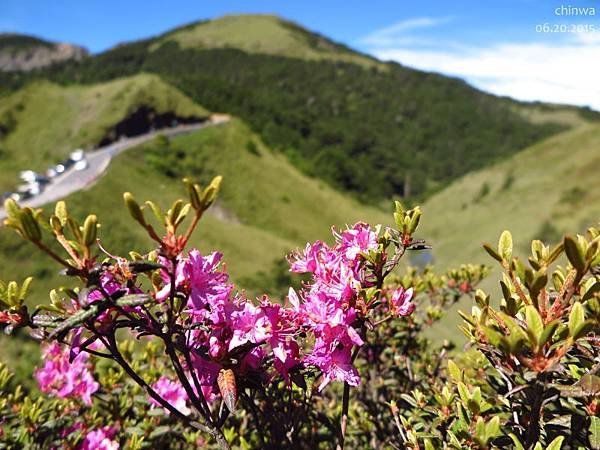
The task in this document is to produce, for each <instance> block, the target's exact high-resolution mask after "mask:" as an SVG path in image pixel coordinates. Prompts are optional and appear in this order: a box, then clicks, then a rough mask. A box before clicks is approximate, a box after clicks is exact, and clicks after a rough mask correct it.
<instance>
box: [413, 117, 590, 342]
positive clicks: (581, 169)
mask: <svg viewBox="0 0 600 450" xmlns="http://www.w3.org/2000/svg"><path fill="white" fill-rule="evenodd" d="M598 167H600V126H598V125H584V126H581V127H579V128H576V129H574V130H572V131H568V132H565V133H561V134H560V135H558V136H555V137H553V138H550V139H547V140H545V141H543V142H541V143H539V144H537V145H534V146H532V147H530V148H528V149H526V150H524V151H522V152H520V153H518V154H517V155H515V156H514V157H512V158H510V159H509V160H507V161H504V162H502V163H500V164H496V165H494V166H493V167H490V168H488V169H484V170H480V171H477V172H473V173H471V174H468V175H466V176H464V177H463V178H461V179H460V180H458V181H456V182H454V183H453V184H452V185H451V186H449V187H448V188H446V189H444V190H443V191H442V192H440V193H438V194H437V195H435V196H433V197H432V198H430V199H429V200H428V201H427V202H426V203H425V204H424V206H423V210H424V213H425V215H424V217H423V220H422V221H421V223H422V227H421V229H420V233H421V235H422V236H423V237H425V238H427V239H428V241H429V242H431V244H432V245H433V248H434V250H433V254H434V262H435V264H436V265H437V266H438V267H447V266H451V265H456V264H459V263H461V262H483V263H488V264H490V265H492V266H494V264H495V261H493V260H492V259H491V258H489V256H488V255H487V253H485V251H484V250H483V249H482V248H481V244H482V243H484V242H490V243H492V244H495V243H496V242H497V239H498V237H499V235H500V233H501V232H502V230H504V229H510V230H511V232H512V234H513V237H514V239H515V250H516V252H518V253H520V254H521V255H522V256H526V255H527V254H528V252H529V251H530V250H529V242H530V241H531V240H532V239H542V240H544V241H546V242H547V243H556V242H557V241H558V240H559V239H560V237H561V235H562V234H563V233H565V232H569V233H577V232H579V233H582V232H584V231H585V230H586V228H587V227H589V226H591V225H594V224H596V223H598V221H600V201H598V194H597V193H598V192H600V178H599V177H598ZM493 280H494V281H493ZM495 280H497V272H494V274H493V275H492V276H491V277H490V280H488V282H487V284H486V285H485V287H486V288H489V289H492V290H496V289H497V282H496V281H495ZM496 298H497V295H496ZM466 308H470V304H468V303H465V304H462V305H459V308H457V309H466ZM458 321H459V318H458V316H457V315H456V314H455V313H454V312H452V313H450V314H449V315H448V316H447V317H446V321H445V322H444V323H442V325H441V326H440V327H438V328H436V330H435V331H434V334H435V335H436V336H439V337H440V338H442V337H449V336H453V335H457V331H456V325H457V324H458Z"/></svg>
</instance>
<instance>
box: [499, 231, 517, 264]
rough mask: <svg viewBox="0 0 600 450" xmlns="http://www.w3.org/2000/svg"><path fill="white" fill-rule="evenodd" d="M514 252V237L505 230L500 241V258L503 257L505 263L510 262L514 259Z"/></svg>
mask: <svg viewBox="0 0 600 450" xmlns="http://www.w3.org/2000/svg"><path fill="white" fill-rule="evenodd" d="M512 251H513V241H512V235H511V234H510V231H508V230H504V231H503V232H502V234H501V235H500V240H499V241H498V253H499V254H500V256H502V259H504V260H505V261H510V260H511V259H512Z"/></svg>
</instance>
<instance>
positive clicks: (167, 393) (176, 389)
mask: <svg viewBox="0 0 600 450" xmlns="http://www.w3.org/2000/svg"><path fill="white" fill-rule="evenodd" d="M152 389H154V390H155V391H156V392H157V393H158V395H160V396H161V397H162V398H163V399H165V400H166V401H167V402H168V403H170V404H171V406H173V407H174V408H175V409H177V410H178V411H179V412H180V413H182V414H185V415H186V416H187V415H188V414H190V413H191V410H190V408H188V406H187V400H188V396H187V393H186V392H185V389H183V386H182V385H181V383H179V382H178V381H173V380H171V379H169V378H167V377H165V376H162V377H160V378H159V379H158V381H156V382H155V383H154V384H153V385H152ZM150 403H151V404H152V405H154V406H160V403H158V402H157V401H156V400H154V399H153V398H152V397H150ZM165 411H166V412H167V413H168V412H169V410H168V409H166V408H165Z"/></svg>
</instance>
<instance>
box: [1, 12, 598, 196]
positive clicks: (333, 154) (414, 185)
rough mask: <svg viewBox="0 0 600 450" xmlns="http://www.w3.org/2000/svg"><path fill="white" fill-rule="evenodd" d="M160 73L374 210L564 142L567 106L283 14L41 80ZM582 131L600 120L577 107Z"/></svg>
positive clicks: (105, 57) (46, 74)
mask: <svg viewBox="0 0 600 450" xmlns="http://www.w3.org/2000/svg"><path fill="white" fill-rule="evenodd" d="M140 72H149V73H154V74H157V75H158V76H160V77H161V78H162V79H163V80H165V81H167V82H169V83H170V84H171V85H173V86H175V87H177V88H178V89H180V90H181V91H182V92H183V93H185V94H186V95H188V96H189V97H190V98H191V99H193V100H194V101H196V102H197V103H199V104H202V105H204V106H205V107H207V108H209V109H211V110H217V111H227V112H230V113H232V114H234V115H236V116H238V117H240V118H241V119H243V120H244V121H245V122H246V123H247V124H248V125H249V126H250V127H251V128H252V130H253V131H255V132H257V133H258V134H259V135H260V137H261V139H263V140H264V142H265V143H266V144H267V145H268V146H269V147H271V148H273V149H275V150H277V151H280V152H282V153H284V154H285V155H286V156H287V157H288V159H289V160H290V161H291V162H292V163H293V164H294V165H295V166H296V167H298V168H299V169H300V170H302V171H303V172H304V173H307V174H309V175H313V176H317V177H320V178H322V179H324V180H325V181H327V182H328V183H329V184H331V185H332V186H334V187H336V188H339V189H341V190H344V191H350V192H353V193H355V194H356V195H358V196H360V197H361V198H362V199H363V200H369V201H376V202H379V201H382V200H383V199H387V198H389V197H392V196H397V195H402V196H406V197H414V196H418V197H424V196H427V195H430V194H431V193H433V192H435V191H437V190H439V189H440V188H442V187H443V186H445V185H447V184H448V183H449V182H451V181H452V180H454V179H456V178H458V177H460V176H462V175H464V174H465V173H467V172H469V171H471V170H475V169H478V168H481V167H484V166H486V165H488V164H490V163H492V162H494V161H499V160H502V159H503V158H506V157H508V156H510V155H512V154H514V153H516V152H517V151H519V150H520V149H522V148H524V147H526V146H528V145H531V144H533V143H535V142H537V141H539V140H541V139H543V138H546V137H548V136H551V135H553V134H555V133H557V132H560V131H562V130H564V129H566V128H568V127H569V126H571V125H572V124H571V122H568V121H567V122H565V121H564V120H563V115H564V114H563V113H562V108H561V107H554V106H549V105H543V104H541V105H532V104H522V103H518V102H515V101H512V100H509V99H505V98H498V97H495V96H492V95H488V94H485V93H483V92H480V91H478V90H476V89H474V88H472V87H470V86H469V85H467V84H466V83H464V82H463V81H461V80H458V79H453V78H448V77H445V76H441V75H437V74H432V73H425V72H420V71H416V70H412V69H409V68H406V67H403V66H401V65H399V64H394V63H383V62H379V61H376V60H374V59H372V58H370V57H368V56H365V55H362V54H360V53H357V52H354V51H352V50H351V49H348V48H347V47H344V46H341V45H339V44H336V43H333V42H331V41H329V40H327V39H326V38H324V37H322V36H319V35H317V34H314V33H312V32H309V31H307V30H305V29H303V28H301V27H299V26H298V25H295V24H292V23H290V22H287V21H284V20H282V19H279V18H277V17H274V16H227V17H224V18H220V19H215V20H211V21H204V22H199V23H195V24H191V25H188V26H186V27H183V28H179V29H176V30H173V31H172V32H168V33H166V34H163V35H161V36H158V37H155V38H150V39H146V40H142V41H138V42H133V43H130V44H124V45H120V46H118V47H115V48H113V49H111V50H109V51H107V52H104V53H102V54H100V55H96V56H93V57H90V58H86V59H85V60H83V61H80V62H68V63H64V64H61V65H58V66H53V67H51V68H48V69H46V70H43V71H39V72H37V73H35V74H21V75H19V76H15V75H10V76H8V75H6V76H4V78H2V77H0V78H2V79H1V80H0V81H2V83H0V85H3V86H4V90H5V92H6V91H8V90H14V89H18V88H19V87H21V86H23V85H24V84H26V83H27V82H29V81H31V80H32V79H36V78H45V79H50V80H53V81H54V82H58V83H61V84H63V85H71V84H73V83H86V84H92V83H98V82H103V81H107V80H112V79H115V78H118V77H121V76H123V75H135V74H138V73H140ZM568 112H569V114H570V115H571V116H573V117H574V119H575V120H576V121H583V120H597V119H598V116H599V115H598V114H597V113H594V112H592V111H590V110H585V109H574V108H571V109H568Z"/></svg>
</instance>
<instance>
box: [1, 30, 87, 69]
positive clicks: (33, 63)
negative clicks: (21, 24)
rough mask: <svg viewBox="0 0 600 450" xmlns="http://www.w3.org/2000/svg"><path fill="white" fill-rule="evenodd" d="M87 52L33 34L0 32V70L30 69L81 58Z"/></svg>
mask: <svg viewBox="0 0 600 450" xmlns="http://www.w3.org/2000/svg"><path fill="white" fill-rule="evenodd" d="M88 55H89V52H88V51H87V50H86V49H85V48H84V47H81V46H78V45H74V44H67V43H57V42H51V41H47V40H45V39H41V38H38V37H35V36H30V35H24V34H17V33H2V34H0V71H5V72H18V71H25V72H28V71H31V70H34V69H40V68H43V67H47V66H50V65H52V64H56V63H59V62H64V61H67V60H75V61H78V60H81V59H83V58H85V57H86V56H88Z"/></svg>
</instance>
